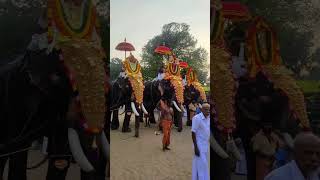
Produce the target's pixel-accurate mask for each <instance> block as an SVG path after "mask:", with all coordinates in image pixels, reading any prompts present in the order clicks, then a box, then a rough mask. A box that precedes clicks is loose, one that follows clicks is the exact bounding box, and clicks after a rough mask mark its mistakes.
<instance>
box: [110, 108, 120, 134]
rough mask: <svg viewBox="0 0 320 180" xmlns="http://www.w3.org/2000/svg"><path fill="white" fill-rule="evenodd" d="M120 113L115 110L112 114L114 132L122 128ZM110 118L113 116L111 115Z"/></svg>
mask: <svg viewBox="0 0 320 180" xmlns="http://www.w3.org/2000/svg"><path fill="white" fill-rule="evenodd" d="M118 112H119V111H118V110H115V111H113V113H112V121H111V129H112V130H116V129H118V128H119V126H120V123H119V116H118ZM110 116H111V114H110Z"/></svg>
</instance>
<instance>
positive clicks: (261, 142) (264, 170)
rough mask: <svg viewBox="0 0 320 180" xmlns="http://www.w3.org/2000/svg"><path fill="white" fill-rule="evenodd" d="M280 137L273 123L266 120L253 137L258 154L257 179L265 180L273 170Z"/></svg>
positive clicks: (254, 147)
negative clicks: (274, 129) (273, 127)
mask: <svg viewBox="0 0 320 180" xmlns="http://www.w3.org/2000/svg"><path fill="white" fill-rule="evenodd" d="M278 147H279V139H278V137H277V136H276V134H275V133H274V132H273V130H272V125H271V124H270V123H267V122H265V123H264V124H263V125H262V129H261V130H260V131H259V132H258V133H257V134H256V135H255V136H254V137H253V138H252V148H253V152H254V153H255V155H256V180H263V179H264V177H265V176H266V175H267V174H268V173H269V172H271V170H272V166H273V163H274V161H275V154H276V151H277V149H278Z"/></svg>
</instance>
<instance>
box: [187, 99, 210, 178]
mask: <svg viewBox="0 0 320 180" xmlns="http://www.w3.org/2000/svg"><path fill="white" fill-rule="evenodd" d="M191 131H192V140H193V145H194V153H195V155H194V157H193V161H192V180H209V179H210V177H209V166H208V151H209V140H210V105H209V104H208V103H204V104H203V105H202V108H201V113H199V114H197V115H196V116H194V117H193V118H192V129H191Z"/></svg>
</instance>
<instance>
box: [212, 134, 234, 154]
mask: <svg viewBox="0 0 320 180" xmlns="http://www.w3.org/2000/svg"><path fill="white" fill-rule="evenodd" d="M210 146H211V147H212V149H213V150H214V152H216V153H217V154H218V155H219V156H220V157H221V158H222V159H227V158H229V155H228V154H227V153H226V152H225V151H224V150H223V149H222V147H221V146H220V145H219V144H218V143H217V141H216V139H215V138H214V137H213V135H211V136H210Z"/></svg>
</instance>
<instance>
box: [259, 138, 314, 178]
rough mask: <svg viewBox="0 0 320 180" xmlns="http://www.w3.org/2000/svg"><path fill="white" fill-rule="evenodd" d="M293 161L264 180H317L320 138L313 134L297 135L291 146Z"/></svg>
mask: <svg viewBox="0 0 320 180" xmlns="http://www.w3.org/2000/svg"><path fill="white" fill-rule="evenodd" d="M293 154H294V160H292V161H291V162H290V163H287V164H286V165H284V166H282V167H280V168H278V169H275V170H274V171H272V172H271V173H270V174H268V175H267V176H266V178H264V180H283V179H292V180H319V179H320V171H319V168H320V138H319V137H317V136H315V135H314V134H313V133H310V132H304V133H301V134H298V135H297V136H296V138H295V140H294V145H293Z"/></svg>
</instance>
